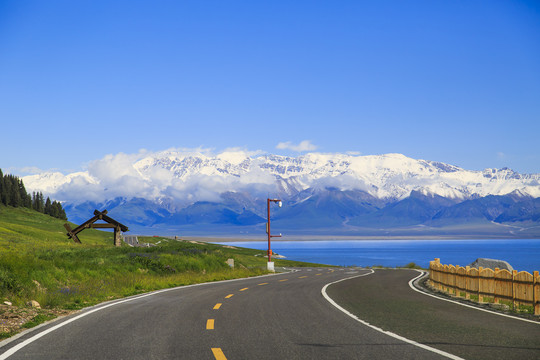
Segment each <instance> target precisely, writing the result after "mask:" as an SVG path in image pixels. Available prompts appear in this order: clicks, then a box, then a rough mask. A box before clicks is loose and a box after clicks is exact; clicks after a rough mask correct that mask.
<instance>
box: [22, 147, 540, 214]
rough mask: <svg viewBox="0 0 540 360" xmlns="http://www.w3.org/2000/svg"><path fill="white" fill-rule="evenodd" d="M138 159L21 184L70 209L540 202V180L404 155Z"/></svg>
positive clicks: (110, 160)
mask: <svg viewBox="0 0 540 360" xmlns="http://www.w3.org/2000/svg"><path fill="white" fill-rule="evenodd" d="M138 157H140V156H133V155H125V154H119V155H116V156H108V157H105V158H104V159H101V160H97V161H94V162H93V163H91V164H90V165H89V167H88V170H87V171H85V172H78V173H73V174H68V175H63V174H61V173H58V172H55V173H43V174H38V175H32V176H26V177H24V178H23V180H24V183H25V184H26V186H27V188H28V189H30V191H42V192H43V193H45V194H47V195H51V196H54V197H55V198H57V199H59V200H61V201H66V202H70V203H71V202H75V203H76V202H84V201H86V200H93V201H106V200H110V199H112V198H115V197H119V196H120V197H127V198H131V197H141V198H145V199H147V200H156V199H160V200H162V201H164V200H168V201H169V202H173V203H178V204H183V205H188V204H189V203H193V202H195V201H199V200H215V199H218V198H219V195H220V194H221V193H224V192H228V191H250V192H257V191H258V192H261V193H271V194H272V195H274V194H275V195H277V196H293V195H295V194H297V193H299V192H301V191H303V190H306V189H308V188H311V187H328V186H332V187H336V188H339V189H341V190H353V189H354V190H362V191H364V192H367V193H368V194H370V195H372V196H374V197H376V198H379V199H386V200H389V201H395V200H400V199H403V198H405V197H407V196H409V194H410V193H411V192H412V191H419V192H421V193H424V194H433V195H439V196H443V197H446V198H455V199H463V200H464V199H470V198H474V197H484V196H487V195H504V194H508V193H511V192H513V191H515V190H519V191H520V192H521V193H522V194H524V195H530V196H532V197H540V174H528V175H522V174H519V173H516V172H514V171H512V170H510V169H506V168H504V169H486V170H484V171H470V170H464V169H461V168H459V167H456V166H453V165H448V164H444V163H440V162H435V161H426V160H416V159H411V158H408V157H406V156H404V155H401V154H386V155H371V156H352V155H346V154H318V153H311V154H307V155H303V156H299V157H286V156H278V155H259V156H249V155H248V154H246V153H245V152H241V151H237V152H224V153H221V154H218V155H209V154H204V153H182V152H179V151H166V152H160V153H155V154H151V155H149V156H144V157H142V158H138Z"/></svg>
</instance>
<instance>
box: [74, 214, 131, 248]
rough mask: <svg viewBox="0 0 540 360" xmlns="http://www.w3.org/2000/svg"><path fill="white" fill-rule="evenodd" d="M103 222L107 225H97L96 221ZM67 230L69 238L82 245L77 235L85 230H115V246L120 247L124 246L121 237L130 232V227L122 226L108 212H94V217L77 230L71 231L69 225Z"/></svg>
mask: <svg viewBox="0 0 540 360" xmlns="http://www.w3.org/2000/svg"><path fill="white" fill-rule="evenodd" d="M98 220H103V221H105V222H106V224H95V222H96V221H98ZM64 227H65V228H66V230H67V231H68V232H67V236H68V238H70V239H73V241H75V242H76V243H79V244H80V243H81V240H79V238H78V237H77V234H78V233H80V232H81V231H83V230H84V229H114V246H120V245H121V244H122V239H121V237H120V234H121V232H126V231H129V229H128V227H127V226H125V225H123V224H120V223H119V222H118V221H116V220H114V219H113V218H111V217H109V216H107V210H103V211H98V210H95V211H94V217H93V218H91V219H89V220H87V221H85V222H84V223H83V224H81V225H79V226H77V227H76V228H75V229H71V226H69V224H68V223H65V224H64Z"/></svg>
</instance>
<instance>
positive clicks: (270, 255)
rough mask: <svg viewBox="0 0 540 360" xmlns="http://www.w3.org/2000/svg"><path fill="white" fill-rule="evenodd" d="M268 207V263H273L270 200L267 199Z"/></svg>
mask: <svg viewBox="0 0 540 360" xmlns="http://www.w3.org/2000/svg"><path fill="white" fill-rule="evenodd" d="M266 207H267V209H268V217H267V222H266V233H267V234H268V262H271V261H272V249H271V248H270V238H271V237H272V236H271V235H270V199H266Z"/></svg>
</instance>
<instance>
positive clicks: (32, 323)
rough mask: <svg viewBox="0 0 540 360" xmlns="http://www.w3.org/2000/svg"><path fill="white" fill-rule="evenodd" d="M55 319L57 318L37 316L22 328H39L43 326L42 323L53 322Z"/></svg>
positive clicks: (44, 315) (45, 315)
mask: <svg viewBox="0 0 540 360" xmlns="http://www.w3.org/2000/svg"><path fill="white" fill-rule="evenodd" d="M54 318H55V316H54V315H47V314H37V315H36V316H34V318H33V319H32V320H30V321H28V322H27V323H25V324H23V325H22V327H23V328H25V329H30V328H33V327H35V326H38V325H39V324H42V323H44V322H46V321H49V320H52V319H54Z"/></svg>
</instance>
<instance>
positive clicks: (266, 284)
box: [257, 283, 268, 286]
mask: <svg viewBox="0 0 540 360" xmlns="http://www.w3.org/2000/svg"><path fill="white" fill-rule="evenodd" d="M257 285H259V286H260V285H268V283H260V284H257Z"/></svg>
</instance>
